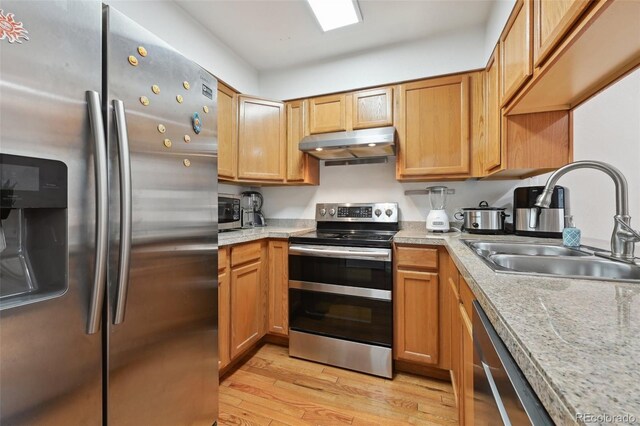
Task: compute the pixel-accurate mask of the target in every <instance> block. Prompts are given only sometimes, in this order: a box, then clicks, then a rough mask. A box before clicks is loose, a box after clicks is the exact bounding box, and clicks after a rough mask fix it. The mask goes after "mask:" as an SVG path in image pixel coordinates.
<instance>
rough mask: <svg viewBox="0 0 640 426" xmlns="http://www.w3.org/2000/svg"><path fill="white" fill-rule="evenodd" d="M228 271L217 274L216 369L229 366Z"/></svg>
mask: <svg viewBox="0 0 640 426" xmlns="http://www.w3.org/2000/svg"><path fill="white" fill-rule="evenodd" d="M229 290H230V289H229V271H228V270H225V271H224V272H219V273H218V354H219V355H218V368H220V369H222V368H224V367H226V366H227V365H229V361H230V360H231V355H230V353H229V342H230V331H231V330H230V324H229V321H230V318H229V316H230V309H229V308H230V307H231V299H230V297H231V294H230V291H229Z"/></svg>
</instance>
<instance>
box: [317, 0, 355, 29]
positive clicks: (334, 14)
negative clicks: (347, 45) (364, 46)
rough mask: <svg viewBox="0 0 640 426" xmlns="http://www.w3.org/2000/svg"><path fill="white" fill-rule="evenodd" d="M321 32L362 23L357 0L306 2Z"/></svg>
mask: <svg viewBox="0 0 640 426" xmlns="http://www.w3.org/2000/svg"><path fill="white" fill-rule="evenodd" d="M307 1H308V2H309V6H311V10H313V14H314V15H315V16H316V19H317V20H318V23H319V24H320V26H321V27H322V31H325V32H326V31H330V30H335V29H336V28H340V27H346V26H347V25H352V24H357V23H358V22H361V21H362V16H361V15H360V8H359V7H358V3H357V0H307Z"/></svg>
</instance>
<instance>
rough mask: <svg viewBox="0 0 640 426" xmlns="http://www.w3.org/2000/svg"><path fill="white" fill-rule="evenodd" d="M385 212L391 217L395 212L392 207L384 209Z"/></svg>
mask: <svg viewBox="0 0 640 426" xmlns="http://www.w3.org/2000/svg"><path fill="white" fill-rule="evenodd" d="M384 213H385V214H386V215H387V216H389V217H391V215H392V214H393V210H391V209H386V210H385V211H384Z"/></svg>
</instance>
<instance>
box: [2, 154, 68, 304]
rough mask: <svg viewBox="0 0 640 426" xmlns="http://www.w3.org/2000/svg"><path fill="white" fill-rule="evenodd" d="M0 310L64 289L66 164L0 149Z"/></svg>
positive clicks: (54, 294)
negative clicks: (0, 152)
mask: <svg viewBox="0 0 640 426" xmlns="http://www.w3.org/2000/svg"><path fill="white" fill-rule="evenodd" d="M0 223H1V225H0V309H7V308H11V307H15V306H19V305H23V304H26V303H32V302H36V301H39V300H42V299H48V298H51V297H55V296H58V295H61V294H63V293H64V292H65V291H66V289H67V285H68V284H67V263H68V242H67V238H68V237H67V166H66V165H65V164H64V163H62V162H60V161H55V160H46V159H41V158H32V157H22V156H17V155H8V154H0Z"/></svg>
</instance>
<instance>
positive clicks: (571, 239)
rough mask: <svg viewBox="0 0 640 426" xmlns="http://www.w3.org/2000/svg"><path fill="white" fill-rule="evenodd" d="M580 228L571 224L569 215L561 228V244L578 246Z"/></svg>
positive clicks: (571, 217)
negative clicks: (565, 224)
mask: <svg viewBox="0 0 640 426" xmlns="http://www.w3.org/2000/svg"><path fill="white" fill-rule="evenodd" d="M580 237H581V232H580V229H578V228H576V227H575V226H574V225H573V216H569V219H568V220H567V226H566V227H565V228H564V229H563V230H562V244H563V245H564V246H565V247H580Z"/></svg>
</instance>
